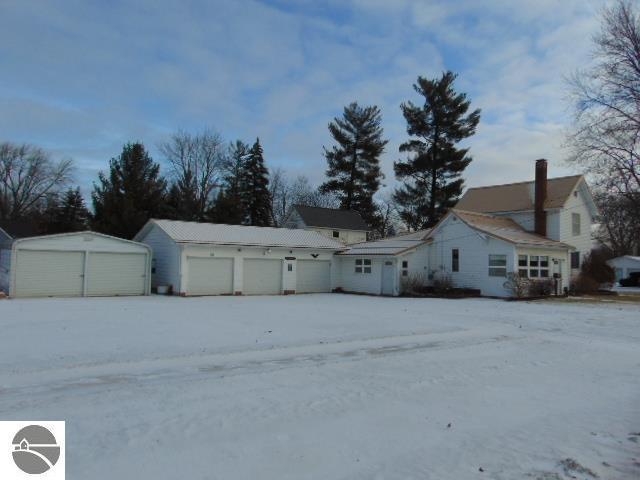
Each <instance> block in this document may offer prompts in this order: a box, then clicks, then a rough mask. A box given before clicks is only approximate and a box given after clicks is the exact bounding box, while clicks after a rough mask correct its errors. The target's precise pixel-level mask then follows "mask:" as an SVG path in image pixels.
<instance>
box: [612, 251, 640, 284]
mask: <svg viewBox="0 0 640 480" xmlns="http://www.w3.org/2000/svg"><path fill="white" fill-rule="evenodd" d="M607 264H608V265H609V266H610V267H611V268H613V270H614V271H615V272H616V282H619V281H620V280H622V279H623V278H629V274H630V273H633V272H640V257H634V256H631V255H623V256H622V257H616V258H612V259H611V260H608V261H607Z"/></svg>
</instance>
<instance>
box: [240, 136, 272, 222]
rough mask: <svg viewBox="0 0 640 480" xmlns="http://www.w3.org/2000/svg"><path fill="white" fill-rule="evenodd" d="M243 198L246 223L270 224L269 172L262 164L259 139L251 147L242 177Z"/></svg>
mask: <svg viewBox="0 0 640 480" xmlns="http://www.w3.org/2000/svg"><path fill="white" fill-rule="evenodd" d="M243 197H244V201H245V202H246V213H247V219H246V223H248V224H249V225H255V226H260V227H266V226H269V225H270V224H271V194H270V193H269V170H267V167H266V166H265V164H264V158H263V152H262V145H260V139H256V142H255V143H254V144H253V146H252V147H251V150H250V151H249V154H248V156H247V162H246V166H245V170H244V175H243Z"/></svg>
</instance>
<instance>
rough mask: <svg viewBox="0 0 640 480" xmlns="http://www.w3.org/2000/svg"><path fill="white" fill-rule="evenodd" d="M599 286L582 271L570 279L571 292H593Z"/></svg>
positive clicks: (579, 293)
mask: <svg viewBox="0 0 640 480" xmlns="http://www.w3.org/2000/svg"><path fill="white" fill-rule="evenodd" d="M599 288H600V283H598V282H597V281H596V280H595V279H593V278H592V277H590V276H589V275H585V274H584V273H582V272H580V273H579V274H578V275H577V276H575V277H573V279H572V280H571V292H572V293H573V294H578V295H581V294H585V293H594V292H597V291H598V289H599Z"/></svg>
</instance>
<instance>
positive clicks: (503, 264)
mask: <svg viewBox="0 0 640 480" xmlns="http://www.w3.org/2000/svg"><path fill="white" fill-rule="evenodd" d="M489 276H490V277H506V276H507V256H506V255H489Z"/></svg>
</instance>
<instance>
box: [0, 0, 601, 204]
mask: <svg viewBox="0 0 640 480" xmlns="http://www.w3.org/2000/svg"><path fill="white" fill-rule="evenodd" d="M602 6H603V3H602V1H601V0H559V1H556V0H536V1H533V0H532V1H515V0H514V1H511V0H485V1H482V2H480V1H476V0H460V1H456V2H448V1H435V0H434V1H431V0H327V1H313V0H298V1H284V0H268V1H267V0H264V1H252V0H227V1H205V0H202V1H189V0H183V1H172V2H169V1H164V0H141V1H131V2H125V1H121V0H111V1H108V2H107V1H90V0H67V1H56V0H49V1H47V0H42V1H38V0H15V1H14V0H0V58H1V59H2V60H1V63H0V140H10V141H14V142H29V143H34V144H37V145H40V146H42V147H44V148H46V149H48V150H50V151H51V152H53V154H54V156H55V157H56V158H61V157H71V158H73V159H74V161H75V164H76V167H77V171H76V177H77V178H76V180H77V183H79V184H80V185H81V186H82V187H83V190H84V191H85V194H86V193H88V192H89V190H90V187H91V182H92V181H93V179H94V178H95V176H96V174H97V171H98V170H100V169H105V168H106V166H107V162H108V160H109V158H111V157H113V156H115V155H117V154H118V153H119V151H120V149H121V147H122V144H123V143H125V142H127V141H134V140H140V141H143V142H144V143H145V145H147V147H148V148H149V149H150V150H151V152H152V154H153V156H154V158H155V159H156V160H157V161H162V158H161V156H160V154H159V153H158V151H157V145H158V144H159V143H160V142H161V141H162V140H163V139H164V138H166V137H167V136H168V135H169V134H170V133H171V132H173V131H175V130H178V129H184V130H189V131H193V132H197V131H200V130H202V129H203V128H206V127H208V128H212V129H214V130H216V131H218V132H219V133H220V134H221V135H222V136H223V137H224V138H225V139H227V140H234V139H236V138H240V139H244V140H246V141H253V140H254V139H255V137H256V136H259V137H260V138H261V141H262V143H263V145H264V149H265V156H266V159H267V162H268V164H269V166H270V167H282V168H284V169H285V170H287V171H288V172H289V173H290V174H291V175H297V174H306V175H307V176H308V177H309V178H310V179H311V180H312V182H314V183H319V182H321V181H322V179H323V175H324V169H325V160H324V158H323V157H322V146H323V145H330V144H331V139H330V137H329V134H328V131H327V123H328V122H329V121H330V120H331V119H332V118H333V117H334V116H337V115H340V113H341V111H342V108H343V106H344V105H346V104H348V103H349V102H351V101H358V102H359V103H360V104H363V105H364V104H376V105H378V106H380V108H381V109H382V114H383V126H384V128H385V135H386V136H387V138H389V139H390V142H389V145H388V148H387V151H386V153H385V155H384V157H383V171H384V172H385V174H386V175H387V179H386V181H385V184H386V185H387V187H386V188H391V187H392V186H393V184H394V179H393V173H392V166H393V161H394V160H397V159H399V158H400V157H401V155H400V154H399V153H398V146H399V144H400V143H402V142H403V141H404V140H405V139H406V132H405V123H404V120H403V118H402V115H401V113H400V108H399V105H400V103H401V102H402V101H405V100H409V99H411V100H414V101H418V100H419V98H418V97H417V96H416V94H415V93H414V92H413V89H412V84H413V83H414V82H415V80H416V78H417V77H418V75H422V76H428V77H433V76H438V75H439V74H440V73H441V72H442V71H443V70H445V69H451V70H453V71H455V72H457V73H458V74H459V79H458V83H457V86H458V89H459V90H460V91H464V92H466V93H467V94H468V95H469V97H470V99H471V101H472V106H473V107H474V108H481V109H482V112H483V115H482V120H481V123H480V126H479V128H478V133H477V134H476V135H475V136H474V137H473V138H471V139H470V140H469V141H468V142H467V144H468V146H469V147H470V148H471V154H472V156H473V157H474V161H473V163H472V164H471V166H470V167H469V168H468V169H467V172H466V173H465V178H466V182H467V185H468V186H478V185H484V184H491V183H499V182H511V181H520V180H528V179H530V178H531V177H532V175H533V160H535V159H536V158H540V157H545V158H548V159H549V160H550V175H563V174H569V173H572V172H571V171H570V170H568V169H567V168H566V167H564V166H563V159H564V158H565V157H566V151H564V150H563V149H562V142H563V138H564V134H565V131H566V128H567V127H568V126H569V122H570V118H571V116H570V108H569V104H568V101H567V87H566V82H565V78H566V77H567V76H568V75H570V74H571V73H572V72H573V71H574V70H575V69H576V68H580V67H584V66H585V64H586V62H588V60H589V49H590V38H591V36H592V35H593V34H594V33H595V32H596V31H597V29H598V13H599V11H600V9H601V8H602Z"/></svg>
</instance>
